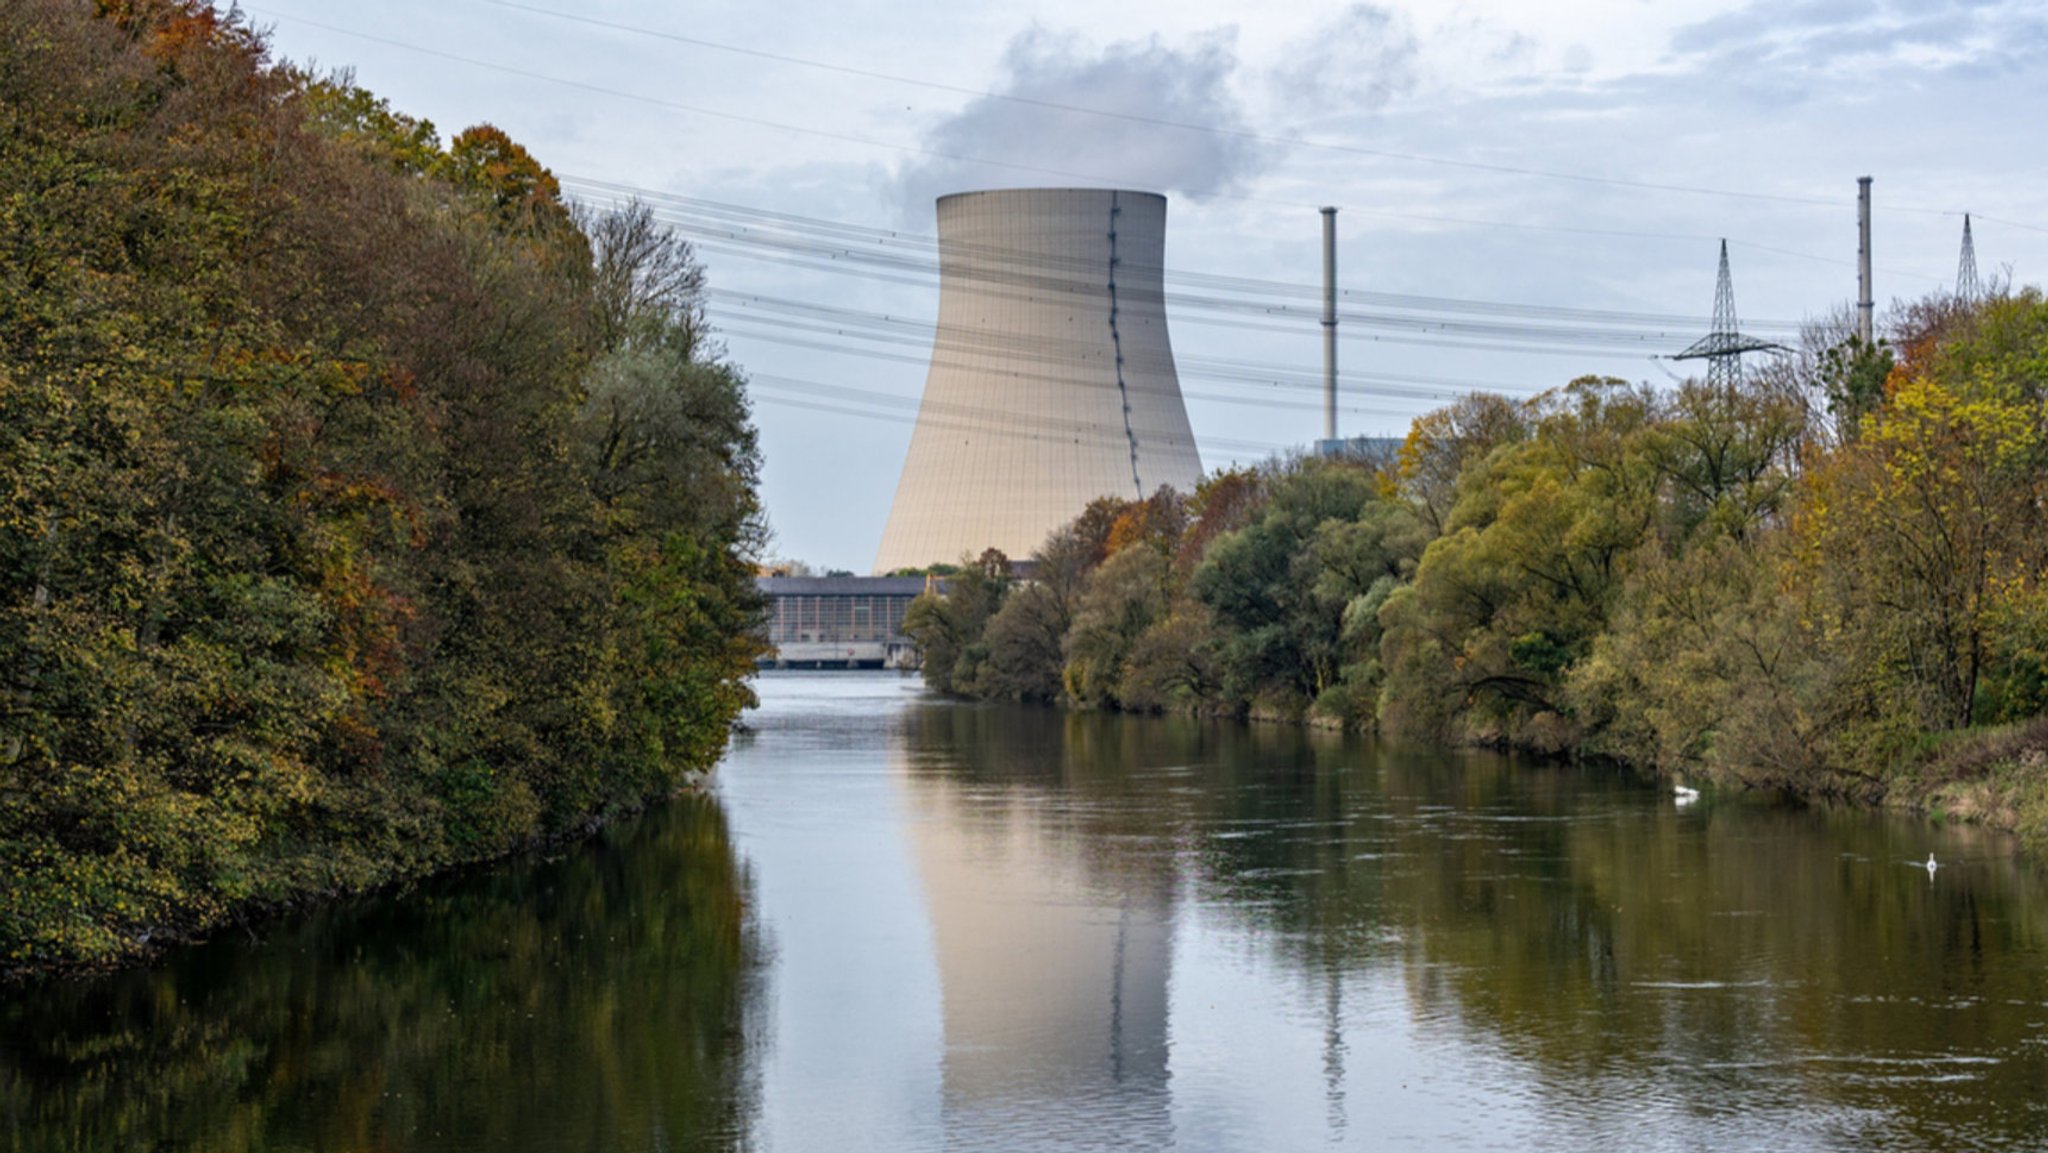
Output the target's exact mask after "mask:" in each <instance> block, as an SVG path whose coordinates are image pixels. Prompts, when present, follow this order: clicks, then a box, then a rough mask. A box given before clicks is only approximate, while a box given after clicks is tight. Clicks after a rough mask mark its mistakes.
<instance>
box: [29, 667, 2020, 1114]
mask: <svg viewBox="0 0 2048 1153" xmlns="http://www.w3.org/2000/svg"><path fill="white" fill-rule="evenodd" d="M759 687H760V692H761V696H762V707H761V708H760V709H759V710H758V711H757V712H755V713H754V714H752V715H751V717H750V724H751V726H752V728H753V732H751V733H750V734H747V735H745V736H743V737H741V738H740V739H739V740H738V741H737V742H736V744H735V745H734V748H733V750H732V752H731V753H730V755H729V756H728V757H727V759H726V762H725V764H724V765H723V766H722V767H721V768H720V770H719V774H718V777H717V780H716V784H715V786H714V787H713V788H711V789H710V790H708V791H707V792H706V793H704V794H703V795H697V796H690V797H685V798H682V799H680V800H679V801H677V802H675V803H673V804H670V805H667V806H663V807H662V808H660V809H658V810H656V811H654V812H650V813H648V814H646V815H644V816H642V817H639V818H637V819H634V820H631V821H627V822H623V823H621V824H619V825H618V826H615V827H614V828H612V829H609V830H607V831H606V832H605V833H603V834H601V835H600V836H598V837H596V838H594V839H593V840H592V841H590V842H588V843H585V844H580V845H576V846H573V847H570V848H566V849H563V850H561V851H559V852H557V853H555V854H553V855H551V856H548V857H545V858H530V859H524V860H520V861H517V862H513V863H509V864H505V865H501V866H499V867H496V868H492V869H488V870H479V871H474V872H470V873H467V874H463V875H458V876H454V877H449V878H443V879H439V880H436V881H433V882H430V883H426V884H422V885H419V886H416V887H414V888H413V889H411V890H410V891H406V892H401V893H385V894H377V895H374V896H371V897H367V898H363V899H360V900H355V901H350V902H345V903H341V904H337V905H334V906H330V907H327V908H324V909H321V910H318V911H316V912H313V913H310V914H306V915H304V916H300V917H296V918H292V919H290V920H286V921H280V922H273V923H269V924H264V925H260V926H256V927H254V928H252V929H249V930H237V931H234V932H231V933H227V934H223V935H222V936H221V937H220V938H219V939H217V940H215V941H212V942H209V943H207V944H205V945H202V946H199V947H196V948H192V949H189V950H185V951H183V952H180V953H178V954H177V955H174V956H172V957H170V958H168V959H166V960H165V961H164V962H163V963H162V964H161V965H159V966H158V967H156V968H154V969H151V970H147V971H138V972H132V973H125V974H120V975H116V976H113V977H109V978H104V979H100V980H95V981H88V982H78V983H71V984H66V985H61V986H55V987H46V988H43V989H40V990H36V991H34V992H32V993H22V992H15V993H12V994H5V995H0V1147H4V1148H6V1149H9V1150H23V1151H50V1153H59V1151H61V1153H73V1151H82V1150H93V1151H99V1150H145V1149H147V1150H207V1151H214V1150H221V1151H230V1153H238V1151H287V1150H289V1151H294V1153H296V1151H356V1150H362V1151H370V1150H380V1151H382V1150H492V1151H498V1150H513V1151H527V1150H532V1151H543V1150H545V1151H556V1150H565V1151H566V1150H622V1151H633V1153H641V1151H646V1153H656V1151H666V1150H694V1149H704V1150H713V1149H717V1150H724V1149H734V1150H737V1149H767V1150H786V1151H806V1150H833V1151H838V1150H878V1151H880V1150H889V1151H897V1150H905V1151H916V1150H936V1149H963V1150H984V1149H986V1150H1052V1149H1090V1148H1101V1149H1112V1148H1113V1149H1186V1150H1271V1149H1303V1148H1310V1147H1334V1148H1360V1149H1389V1148H1406V1149H1560V1150H1587V1149H1594V1150H1598V1149H1611V1150H1645V1149H1686V1150H1694V1149H1712V1150H1720V1149H1730V1150H1733V1149H1771V1150H1820V1149H1841V1150H1894V1149H1896V1150H1908V1149H1912V1150H1920V1149H1926V1150H1936V1149H1940V1150H1948V1149H1985V1148H2015V1149H2038V1148H2043V1147H2048V884H2044V881H2048V874H2044V872H2043V870H2042V869H2041V868H2040V867H2039V866H2038V865H2036V864H2034V863H2031V862H2029V861H2027V860H2023V859H2020V858H2017V857H2015V856H2014V854H2013V851H2012V848H2011V846H2010V844H2009V843H2008V842H2007V841H2006V840H2004V839H2002V838H2000V837H1997V836H1993V835H1990V834H1986V833H1983V832H1981V831H1979V830H1974V829H1969V828H1958V827H1943V826H1939V825H1935V824H1931V823H1927V822H1923V821H1919V820H1912V819H1906V818H1902V817H1898V816H1894V815H1887V814H1881V813H1871V812H1863V811H1847V810H1825V809H1810V808H1794V807H1789V806H1784V805H1779V804H1774V803H1770V802H1769V801H1766V800H1764V799H1761V798H1751V797H1742V796H1730V795H1720V794H1715V793H1708V794H1707V795H1706V796H1705V797H1703V798H1702V799H1701V800H1700V801H1698V802H1697V803H1694V804H1688V805H1679V804H1677V803H1676V802H1675V801H1674V799H1673V797H1672V796H1671V795H1670V794H1669V793H1668V792H1667V791H1666V790H1664V789H1661V788H1658V787H1654V786H1652V785H1649V784H1647V783H1644V782H1642V781H1639V780H1637V779H1634V778H1632V777H1630V776H1628V775H1626V774H1622V773H1618V772H1615V771H1613V770H1610V769H1603V768H1590V767H1574V766H1561V765H1554V764H1543V763H1530V762H1520V761H1516V760H1515V759H1512V758H1508V757H1503V756H1498V755H1494V754H1490V753H1478V752H1470V753H1443V752H1431V751H1425V750H1414V749H1399V748H1394V747H1390V746H1387V745H1384V744H1380V743H1377V742H1374V741H1371V740H1367V739H1363V738H1355V737H1340V736H1336V735H1332V734H1323V733H1309V732H1303V731H1298V730H1294V729H1289V728H1284V727H1276V726H1245V725H1234V724H1221V723H1197V722H1191V721H1183V720H1174V719H1142V718H1129V717H1115V716H1099V715H1070V714H1063V713H1059V712H1055V711H1052V710H1043V709H1031V708H1015V707H997V706H985V705H966V704H954V703H947V702H941V701H936V700H932V699H929V698H927V697H925V696H924V695H923V694H922V693H921V692H920V691H919V689H918V686H917V683H916V682H915V681H914V680H908V679H903V678H900V677H898V676H897V675H895V674H876V675H868V674H846V673H820V674H796V673H791V674H770V675H766V676H764V677H763V678H762V680H761V682H760V686H759ZM1930 852H1931V853H1933V854H1935V856H1936V857H1937V859H1938V860H1939V861H1940V862H1941V867H1940V868H1939V869H1938V870H1936V871H1934V872H1933V873H1931V874H1930V872H1929V871H1928V870H1927V869H1926V868H1924V867H1923V865H1922V864H1921V863H1922V862H1924V861H1925V859H1926V857H1927V855H1928V854H1929V853H1930Z"/></svg>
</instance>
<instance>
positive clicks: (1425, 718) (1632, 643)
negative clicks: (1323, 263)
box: [906, 288, 2048, 833]
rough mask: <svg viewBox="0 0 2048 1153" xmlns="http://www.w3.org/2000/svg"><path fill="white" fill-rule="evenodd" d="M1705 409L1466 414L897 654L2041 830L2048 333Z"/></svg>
mask: <svg viewBox="0 0 2048 1153" xmlns="http://www.w3.org/2000/svg"><path fill="white" fill-rule="evenodd" d="M1847 327H1848V326H1847V325H1846V323H1845V322H1844V320H1843V319H1842V318H1839V317H1838V318H1834V319H1833V320H1831V321H1827V322H1821V323H1816V324H1814V325H1812V326H1810V331H1809V332H1808V334H1807V338H1806V340H1805V341H1804V344H1803V347H1802V348H1801V349H1800V350H1798V351H1796V352H1795V353H1794V354H1792V355H1789V356H1786V357H1783V358H1781V359H1780V360H1779V361H1778V362H1776V363H1775V364H1772V365H1770V366H1768V367H1765V368H1762V369H1761V370H1760V371H1753V372H1751V373H1750V374H1749V375H1747V376H1745V377H1743V378H1742V379H1741V380H1740V381H1739V382H1738V383H1735V384H1732V385H1730V384H1709V383H1704V382H1701V381H1698V380H1689V381H1685V382H1683V383H1681V384H1677V385H1675V386H1672V387H1665V388H1652V387H1650V386H1647V385H1641V384H1631V383H1629V382H1626V381H1622V380H1618V379H1612V378H1604V377H1582V378H1580V379H1577V380H1574V381H1572V382H1570V383H1569V384H1567V385H1564V386H1563V387H1560V388H1557V389H1554V390H1551V391H1548V392H1545V393H1543V394H1541V395H1538V396H1536V397H1534V398H1531V399H1510V398H1507V397H1502V396H1495V395H1488V394H1474V395H1471V396H1467V397H1464V398H1462V399H1460V400H1458V401H1457V402H1455V403H1453V404H1451V405H1449V406H1447V407H1445V408H1442V409H1439V410H1437V411H1435V412H1431V413H1429V414H1427V415H1425V416H1423V417H1421V418H1419V419H1417V420H1416V421H1415V422H1414V424H1413V426H1412V428H1411V429H1410V431H1409V433H1408V435H1407V437H1406V439H1405V440H1404V441H1403V442H1402V443H1401V445H1400V447H1399V450H1398V453H1389V454H1388V455H1387V456H1385V457H1384V458H1381V459H1366V458H1361V457H1350V458H1313V457H1299V456H1297V457H1290V458H1286V459H1277V460H1274V461H1271V462H1268V463H1267V464H1265V465H1263V466H1260V467H1256V468H1247V469H1237V470H1232V471H1226V472H1221V473H1218V474H1215V475H1213V476H1211V477H1210V478H1208V479H1207V480H1206V481H1204V482H1203V483H1202V484H1201V485H1200V486H1199V487H1198V488H1197V489H1196V491H1194V492H1193V493H1187V494H1182V493H1177V492H1174V491H1172V490H1169V489H1162V490H1161V491H1160V492H1158V493H1157V494H1155V495H1154V496H1152V497H1151V498H1150V499H1147V500H1144V501H1137V502H1128V501H1122V500H1117V499H1114V498H1105V499H1102V500H1098V501H1096V502H1095V503H1093V504H1091V505H1090V506H1089V507H1088V508H1087V509H1085V510H1083V511H1082V512H1081V514H1080V515H1079V516H1078V517H1077V518H1076V519H1075V520H1074V521H1073V522H1071V523H1070V524H1068V525H1066V526H1064V527H1062V528H1060V529H1059V530H1058V531H1056V532H1054V533H1053V534H1052V535H1051V537H1050V538H1049V539H1048V540H1047V541H1046V543H1045V545H1044V547H1043V548H1041V549H1040V550H1039V553H1038V554H1037V556H1036V557H1035V558H1034V560H1035V563H1034V564H1033V565H1032V566H1031V569H1030V579H1029V580H1019V579H1017V578H1016V575H1015V574H1014V573H1013V572H1012V570H1011V565H1010V564H1009V561H1008V558H1006V557H1003V556H1002V555H1001V554H1000V553H995V552H990V553H986V554H984V555H983V556H982V557H981V558H979V560H978V561H976V562H973V563H967V564H964V565H963V567H962V569H961V571H960V572H959V573H958V574H957V575H955V576H954V577H952V578H951V580H950V585H949V588H948V589H947V591H946V592H945V593H944V594H943V595H933V596H927V597H925V598H923V599H921V600H920V601H918V602H916V603H914V604H913V606H912V610H911V612H910V615H909V616H908V617H907V619H906V629H907V630H908V631H909V632H910V633H911V635H912V636H913V637H914V639H916V640H917V641H918V643H919V644H920V645H921V647H922V649H923V652H924V657H925V664H924V676H925V678H926V680H927V681H928V682H929V683H930V684H931V685H932V686H934V687H935V688H937V689H940V690H942V691H945V692H949V693H954V694H958V695H962V696H968V697H980V698H996V699H1010V700H1025V701H1040V702H1049V703H1063V704H1066V705H1069V706H1074V707H1081V708H1108V709H1121V710H1129V711H1138V712H1178V713H1200V714H1218V715H1227V716H1240V717H1244V716H1249V717H1263V718H1278V719H1289V720H1303V721H1307V722H1310V723H1316V724H1324V725H1332V726H1343V727H1347V728H1354V729H1364V730H1378V731H1382V732H1385V733H1388V734H1391V735H1395V736H1398V737H1403V738H1409V739H1423V740H1431V741H1440V742H1456V743H1484V744H1495V745H1501V746H1512V747H1518V748H1525V749H1533V750H1540V751H1544V752H1551V753H1565V754H1573V755H1579V754H1600V755H1606V756H1611V757H1615V758H1619V759H1622V760H1626V761H1628V762H1631V763H1634V764H1637V765H1640V766H1643V767H1646V768H1649V769H1652V770H1655V771H1660V772H1664V773H1669V774H1674V775H1679V776H1684V777H1689V778H1700V779H1707V780H1715V781H1721V782H1725V783H1728V784H1731V785H1742V786H1749V787H1772V788H1784V789H1789V790H1792V791H1795V792H1798V793H1801V794H1805V795H1818V796H1839V797H1855V798H1862V799H1871V800H1875V799H1880V798H1885V797H1889V798H1890V799H1892V800H1894V801H1898V800H1907V801H1910V802H1912V803H1918V804H1926V805H1934V806H1946V807H1948V808H1951V809H1954V810H1957V811H1960V812H1966V813H1967V814H1968V815H1973V816H1979V817H1984V818H1988V819H1990V820H1993V821H1995V822H1998V823H2002V824H2006V825H2008V826H2010V825H2023V826H2026V827H2028V828H2029V829H2031V830H2032V831H2034V832H2036V833H2042V832H2048V772H2044V771H2042V770H2044V769H2048V763H2044V762H2048V718H2044V717H2043V713H2044V712H2048V588H2044V583H2043V582H2044V579H2048V523H2044V519H2048V302H2044V300H2043V298H2042V296H2041V295H2040V293H2039V292H2038V290H2032V289H2029V290H2026V291H2019V292H2014V291H2011V290H2009V289H2005V288H2001V289H1999V290H1998V291H1996V292H1994V293H1993V294H1991V295H1990V296H1988V297H1986V298H1984V299H1980V300H1958V299H1955V298H1952V297H1936V298H1929V299H1927V300H1924V301H1920V302H1918V303H1915V304H1911V305H1907V306H1901V307H1899V308H1897V309H1895V310H1894V315H1893V316H1892V317H1891V318H1890V319H1889V322H1888V326H1887V327H1888V328H1889V330H1890V331H1889V333H1888V335H1887V337H1886V338H1885V339H1884V340H1882V341H1880V342H1878V343H1877V344H1875V345H1866V344H1864V343H1862V342H1861V341H1859V340H1857V339H1855V338H1854V337H1853V336H1851V335H1849V334H1848V331H1847Z"/></svg>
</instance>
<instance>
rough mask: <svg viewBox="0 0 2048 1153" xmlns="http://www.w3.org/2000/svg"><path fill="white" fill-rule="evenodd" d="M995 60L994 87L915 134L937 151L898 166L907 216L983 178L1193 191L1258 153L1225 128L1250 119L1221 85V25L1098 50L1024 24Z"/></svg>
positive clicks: (919, 215) (1227, 44) (1219, 186)
mask: <svg viewBox="0 0 2048 1153" xmlns="http://www.w3.org/2000/svg"><path fill="white" fill-rule="evenodd" d="M1003 69H1004V73H1005V75H1004V77H1003V79H1002V81H1001V83H1000V84H998V85H997V86H996V88H995V89H994V90H993V92H994V94H992V95H990V96H984V97H979V98H977V99H975V100H974V101H973V102H971V103H969V104H968V105H967V106H966V107H965V108H963V109H961V110H960V111H959V112H958V113H957V114H955V115H953V116H952V117H950V118H948V119H947V120H945V121H944V122H942V123H940V124H939V125H938V126H936V127H935V128H933V129H932V130H931V131H930V132H929V133H927V134H926V137H925V140H924V146H925V147H926V148H928V149H930V150H931V151H932V152H934V153H939V154H943V155H936V156H931V157H928V158H926V159H923V160H920V161H917V162H914V163H912V164H910V165H908V166H907V167H905V168H904V169H903V170H901V172H899V174H898V177H897V181H896V183H897V189H898V194H899V198H900V200H901V202H902V204H901V207H902V210H903V213H904V216H905V218H906V219H908V220H912V221H929V219H930V214H931V205H932V201H933V200H934V199H935V198H936V197H938V196H942V195H944V194H946V193H950V192H961V191H968V190H974V189H982V188H1009V187H1119V188H1135V189H1140V190H1145V191H1154V192H1177V193H1181V194H1183V195H1186V196H1190V197H1193V198H1195V199H1202V198H1204V197H1209V196H1214V195H1217V194H1219V193H1227V192H1231V191H1233V190H1235V189H1236V188H1237V187H1239V186H1240V185H1241V184H1242V183H1243V181H1244V180H1245V179H1246V178H1247V177H1248V176H1249V174H1250V173H1251V171H1252V170H1253V168H1254V167H1255V166H1256V165H1257V164H1258V163H1259V161H1260V159H1261V158H1262V153H1263V149H1262V148H1260V146H1259V145H1258V144H1257V142H1255V141H1253V140H1250V139H1248V138H1246V137H1242V136H1233V135H1230V133H1232V132H1247V131H1249V126H1248V123H1247V121H1246V118H1245V114H1244V110H1243V107H1242V105H1241V104H1240V102H1239V101H1238V99H1237V97H1236V95H1235V94H1234V93H1233V92H1232V91H1231V87H1230V82H1231V78H1232V76H1233V75H1234V73H1235V72H1236V70H1237V55H1236V52H1235V45H1234V43H1233V34H1232V32H1231V31H1229V30H1222V31H1217V32H1211V33H1207V34H1204V35H1202V36H1200V37H1197V38H1196V39H1194V40H1193V41H1192V42H1190V43H1188V44H1187V45H1186V46H1184V47H1180V48H1175V47H1171V46H1169V45H1167V44H1165V43H1164V42H1162V41H1161V40H1160V39H1159V38H1158V37H1156V36H1155V37H1152V38H1150V39H1148V40H1144V41H1132V42H1124V43H1117V44H1111V45H1109V46H1108V47H1107V48H1104V49H1102V50H1100V51H1099V52H1098V51H1095V50H1092V49H1091V48H1090V47H1089V46H1088V45H1087V44H1085V43H1084V42H1082V41H1081V40H1080V39H1079V38H1078V37H1075V36H1071V35H1060V34H1055V33H1052V32H1049V31H1046V30H1044V29H1041V28H1033V29H1030V30H1028V31H1025V32H1023V33H1020V34H1019V35H1018V36H1017V37H1016V38H1015V39H1013V40H1011V41H1010V45H1009V48H1008V49H1007V50H1006V51H1005V52H1004V54H1003ZM1005 98H1007V99H1005ZM1074 109H1093V110H1096V111H1097V112H1107V113H1113V114H1114V115H1107V116H1105V115H1096V114H1093V113H1090V112H1081V111H1075V110H1074ZM1177 124H1181V125H1202V126H1205V127H1207V128H1210V129H1217V130H1220V131H1194V130H1190V129H1187V128H1180V127H1173V126H1172V125H1177ZM968 158H975V159H984V160H994V161H1001V162H1002V165H990V164H981V163H975V162H974V161H973V160H970V159H968Z"/></svg>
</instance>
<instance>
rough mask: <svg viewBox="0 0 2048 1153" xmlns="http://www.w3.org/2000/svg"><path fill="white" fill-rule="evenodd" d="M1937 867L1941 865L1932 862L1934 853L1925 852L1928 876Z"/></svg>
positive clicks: (1932, 873) (1931, 874)
mask: <svg viewBox="0 0 2048 1153" xmlns="http://www.w3.org/2000/svg"><path fill="white" fill-rule="evenodd" d="M1939 868H1941V866H1940V865H1937V864H1935V863H1934V854H1933V853H1929V854H1927V875H1928V876H1930V877H1931V876H1933V875H1934V870H1936V869H1939Z"/></svg>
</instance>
